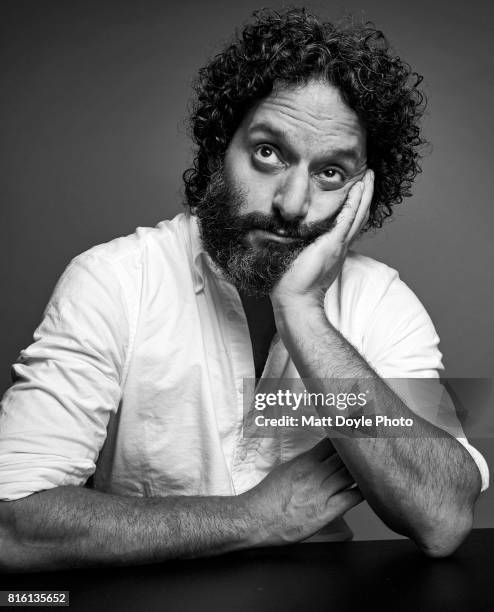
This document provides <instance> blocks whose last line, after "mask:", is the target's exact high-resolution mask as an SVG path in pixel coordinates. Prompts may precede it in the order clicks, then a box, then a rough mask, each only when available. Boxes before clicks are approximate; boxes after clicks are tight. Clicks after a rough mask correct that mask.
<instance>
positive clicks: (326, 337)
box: [0, 10, 488, 570]
mask: <svg viewBox="0 0 494 612" xmlns="http://www.w3.org/2000/svg"><path fill="white" fill-rule="evenodd" d="M418 80H419V79H418V77H416V75H414V74H413V73H411V72H410V69H409V68H408V67H407V65H406V64H404V63H402V62H401V61H400V60H399V58H396V57H393V56H392V55H391V54H390V52H389V51H388V49H387V46H386V44H385V41H384V39H383V37H382V35H381V34H380V33H379V32H377V31H375V30H373V29H371V28H361V27H355V26H352V27H347V28H343V27H335V26H333V25H331V24H323V23H321V22H320V21H318V20H317V19H316V18H315V17H313V16H311V15H309V14H308V13H307V12H306V11H304V10H290V11H287V12H285V13H282V14H278V13H275V12H271V11H265V12H260V13H257V14H256V16H255V18H254V20H253V22H252V23H251V24H249V25H248V26H247V27H246V28H245V29H244V31H243V32H242V36H241V37H239V38H238V39H237V40H235V41H234V42H233V43H232V44H231V45H230V46H229V47H228V48H227V49H225V51H224V52H223V53H222V54H220V55H218V56H217V57H215V58H214V59H213V61H212V62H211V63H210V64H209V65H208V66H206V68H204V69H203V70H202V71H201V73H200V78H199V81H198V84H197V88H198V92H197V93H198V98H197V105H196V108H195V111H194V113H193V117H192V126H193V134H194V139H195V141H196V144H197V145H198V150H197V155H196V159H195V163H194V168H193V169H191V170H189V171H187V172H186V173H185V175H184V178H185V182H186V198H187V204H188V206H189V211H188V212H187V214H185V215H179V216H178V217H176V218H175V219H173V220H172V221H169V222H163V223H161V224H160V225H158V227H157V228H155V229H142V228H141V229H139V230H137V232H136V233H135V234H134V235H132V236H129V237H126V238H119V239H117V240H114V241H112V242H110V243H108V244H106V245H100V246H98V247H95V248H94V249H91V250H90V251H88V252H87V253H85V254H83V255H81V256H79V257H77V258H76V259H75V260H73V262H72V263H71V264H70V266H69V267H68V268H67V270H66V271H65V273H64V275H63V276H62V278H61V279H60V281H59V283H58V285H57V287H56V289H55V292H54V295H53V296H52V299H51V301H50V303H49V305H48V307H47V309H46V311H45V315H44V319H43V321H42V323H41V325H40V326H39V328H38V329H37V330H36V332H35V342H34V343H33V344H32V345H31V346H30V347H28V348H27V349H26V350H24V351H22V353H21V355H20V357H19V360H18V362H17V363H16V364H15V365H14V368H13V370H14V378H15V384H14V385H13V387H12V388H11V389H10V390H9V391H8V392H7V393H6V395H5V397H4V400H3V405H2V413H1V421H0V497H1V498H2V499H3V500H4V501H3V502H2V503H1V504H0V540H1V541H0V544H1V545H0V562H1V564H2V566H5V567H7V568H8V569H14V570H15V569H27V570H29V569H40V568H49V569H57V568H62V567H67V566H73V567H78V566H90V565H95V564H130V563H145V562H152V561H160V560H164V559H169V558H174V557H185V556H199V555H210V554H218V553H222V552H225V551H231V550H236V549H240V548H245V547H254V546H265V545H277V544H283V543H286V542H294V541H299V540H302V539H305V538H307V537H309V536H311V535H312V534H314V533H316V532H317V531H319V530H320V529H321V528H323V527H324V526H325V525H326V524H328V523H331V522H334V521H335V520H337V519H339V518H340V517H341V516H343V514H344V513H345V512H346V511H348V510H349V509H350V508H352V507H354V506H355V505H356V504H358V503H359V502H361V501H362V499H363V498H365V499H367V500H368V502H369V504H370V505H371V506H372V507H373V509H374V510H375V511H376V512H377V513H378V514H379V516H380V517H381V518H382V519H383V520H384V521H385V522H386V523H387V524H388V525H389V526H391V527H392V528H393V529H395V530H396V531H398V532H400V533H403V534H405V535H407V536H409V537H411V538H413V539H414V540H415V542H416V543H417V545H418V546H419V547H420V548H421V549H422V550H424V551H425V552H426V553H427V554H430V555H432V556H444V555H447V554H449V553H450V552H452V551H453V550H454V549H455V548H456V546H458V544H459V543H460V542H461V541H462V539H463V538H464V537H465V535H466V534H467V533H468V532H469V530H470V528H471V525H472V513H473V505H474V502H475V500H476V498H477V496H478V494H479V492H480V490H481V488H486V487H487V478H488V474H487V468H486V465H485V461H484V460H483V458H482V457H481V456H480V454H479V453H478V452H477V451H476V450H475V449H474V448H472V447H471V446H470V445H469V444H468V443H467V441H466V440H465V439H464V438H463V437H462V433H461V431H459V430H457V435H455V436H453V435H450V434H449V433H447V432H444V431H442V430H440V429H439V428H438V427H437V426H436V425H434V424H433V423H432V422H430V420H433V419H430V420H428V419H427V418H424V417H429V416H431V415H429V414H428V410H427V406H426V405H424V403H423V402H422V399H421V398H418V399H417V398H415V397H411V398H410V402H409V403H405V402H404V401H403V399H401V396H399V395H398V394H397V393H395V392H394V391H393V390H392V389H391V387H390V386H389V385H388V384H386V382H385V381H384V380H383V379H384V378H386V379H394V378H411V377H418V378H428V377H430V378H434V377H436V378H437V375H438V371H439V370H440V369H441V367H442V365H441V355H440V353H439V351H438V348H437V345H438V338H437V335H436V333H435V331H434V328H433V326H432V323H431V322H430V319H429V318H428V316H427V314H426V313H425V311H424V309H423V307H422V306H421V304H420V303H419V302H418V300H417V298H416V297H415V296H414V295H413V294H412V293H411V292H410V290H409V289H408V288H407V287H406V286H405V285H404V284H403V283H402V282H401V281H400V280H399V278H398V275H397V274H396V273H395V272H394V271H393V270H391V269H390V268H388V267H387V266H384V265H382V264H379V263H378V262H375V261H373V260H370V259H368V258H365V257H361V256H359V255H357V254H355V253H353V252H349V251H348V248H349V246H350V244H351V243H352V241H353V240H354V239H355V238H356V237H357V236H358V234H359V233H360V231H361V230H362V229H366V228H370V227H379V226H380V225H381V224H382V221H383V220H384V219H385V218H386V217H387V216H389V215H390V214H391V212H392V206H393V205H394V204H395V203H398V202H400V201H401V199H402V198H403V196H405V195H408V194H409V187H410V184H411V181H412V180H413V178H414V177H415V175H416V173H417V171H418V152H417V148H418V147H419V146H420V145H421V143H422V140H421V138H420V135H419V131H418V128H417V121H418V119H419V117H420V114H421V111H422V97H421V95H420V93H419V92H418V90H417V87H416V86H417V83H418ZM300 377H302V378H303V379H304V382H305V384H306V385H307V387H308V390H309V391H314V392H323V393H327V392H330V391H331V390H332V389H333V387H332V385H334V384H336V385H339V388H342V389H344V388H345V383H344V380H342V379H349V378H350V379H352V381H354V380H357V381H358V380H364V381H368V382H369V384H371V385H372V387H373V389H375V398H374V399H375V402H376V403H377V404H378V405H379V407H380V410H381V412H383V413H385V414H386V415H387V416H389V417H390V418H396V419H401V418H413V420H414V422H415V427H416V431H418V436H415V437H396V436H394V437H378V436H371V437H356V436H346V437H345V436H341V437H334V438H333V439H332V442H330V441H329V439H328V438H327V437H326V435H325V434H326V433H328V431H327V430H326V432H325V430H324V429H321V430H319V431H318V432H313V431H312V430H310V431H309V430H296V429H293V430H292V429H286V430H283V429H281V430H279V431H278V433H277V434H276V435H273V436H271V437H254V438H251V437H247V436H244V435H243V434H242V423H243V408H244V398H243V394H244V392H245V391H246V387H245V385H244V381H245V380H252V379H258V381H259V385H262V384H263V381H265V380H268V379H282V380H291V379H297V378H300ZM335 381H336V382H335ZM246 403H247V404H249V402H248V401H247V402H246ZM453 430H454V428H453V429H452V431H453ZM455 438H458V439H455ZM90 478H92V481H93V482H92V487H89V486H84V485H85V484H86V483H87V481H88V480H89V479H90Z"/></svg>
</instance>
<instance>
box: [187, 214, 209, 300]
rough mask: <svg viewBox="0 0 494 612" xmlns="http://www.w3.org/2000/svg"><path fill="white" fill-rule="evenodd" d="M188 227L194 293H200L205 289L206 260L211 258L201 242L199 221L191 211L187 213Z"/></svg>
mask: <svg viewBox="0 0 494 612" xmlns="http://www.w3.org/2000/svg"><path fill="white" fill-rule="evenodd" d="M185 218H186V221H187V226H188V230H189V238H190V252H191V257H192V267H193V278H194V291H195V293H199V292H201V291H202V290H203V289H204V276H205V274H206V270H205V261H204V260H205V259H206V258H209V255H208V254H207V252H206V249H205V248H204V245H203V243H202V240H201V233H200V229H199V221H198V219H197V217H196V216H195V215H191V214H190V211H187V212H186V213H185Z"/></svg>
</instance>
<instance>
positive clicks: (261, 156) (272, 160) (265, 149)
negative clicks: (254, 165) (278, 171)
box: [254, 145, 283, 166]
mask: <svg viewBox="0 0 494 612" xmlns="http://www.w3.org/2000/svg"><path fill="white" fill-rule="evenodd" d="M254 157H255V159H256V160H258V161H260V162H262V163H263V164H268V165H270V166H282V165H283V162H282V161H281V159H280V158H279V157H278V154H277V153H276V151H275V150H274V149H273V147H270V146H269V145H261V146H259V147H257V148H256V150H255V151H254Z"/></svg>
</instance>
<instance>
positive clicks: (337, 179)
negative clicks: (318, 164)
mask: <svg viewBox="0 0 494 612" xmlns="http://www.w3.org/2000/svg"><path fill="white" fill-rule="evenodd" d="M319 176H320V177H321V179H322V182H324V183H327V184H330V185H338V184H342V183H344V182H345V175H344V174H343V172H342V171H341V170H338V169H337V168H328V169H327V170H323V171H322V172H320V173H319Z"/></svg>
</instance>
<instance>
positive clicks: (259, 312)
mask: <svg viewBox="0 0 494 612" xmlns="http://www.w3.org/2000/svg"><path fill="white" fill-rule="evenodd" d="M240 299H241V300H242V304H243V307H244V311H245V316H246V317H247V323H248V325H249V333H250V341H251V344H252V355H253V357H254V367H255V371H256V379H257V380H259V378H261V376H262V373H263V370H264V366H265V364H266V360H267V358H268V354H269V347H270V346H271V340H272V339H273V336H274V334H275V332H276V325H275V322H274V314H273V307H272V305H271V300H270V299H269V297H263V298H255V297H251V296H248V295H244V294H242V293H240Z"/></svg>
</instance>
